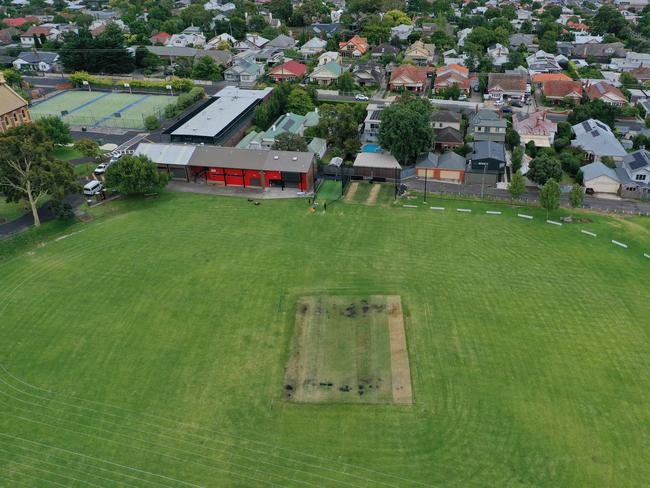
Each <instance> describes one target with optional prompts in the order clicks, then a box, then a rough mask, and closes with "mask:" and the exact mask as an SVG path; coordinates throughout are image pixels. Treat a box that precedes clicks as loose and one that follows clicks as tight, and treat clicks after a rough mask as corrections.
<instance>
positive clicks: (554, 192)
mask: <svg viewBox="0 0 650 488" xmlns="http://www.w3.org/2000/svg"><path fill="white" fill-rule="evenodd" d="M539 204H540V205H541V206H542V208H544V209H546V218H547V219H548V215H549V213H550V212H551V211H552V210H556V209H558V208H559V207H560V184H559V183H558V182H557V181H555V180H554V179H552V178H550V179H549V180H548V181H547V182H546V183H544V186H543V187H542V189H541V190H540V191H539Z"/></svg>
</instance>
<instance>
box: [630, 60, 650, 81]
mask: <svg viewBox="0 0 650 488" xmlns="http://www.w3.org/2000/svg"><path fill="white" fill-rule="evenodd" d="M630 74H631V75H632V76H634V77H635V78H636V79H637V80H639V81H640V82H641V83H645V82H646V81H650V63H648V65H647V66H644V65H640V66H639V67H638V68H634V69H633V70H632V71H630Z"/></svg>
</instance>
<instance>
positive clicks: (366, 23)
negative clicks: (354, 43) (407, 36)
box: [361, 15, 390, 44]
mask: <svg viewBox="0 0 650 488" xmlns="http://www.w3.org/2000/svg"><path fill="white" fill-rule="evenodd" d="M361 35H362V36H363V37H367V38H368V42H369V43H370V44H381V43H382V42H388V41H390V26H389V25H388V24H386V23H385V22H383V21H382V20H381V17H379V16H378V15H369V16H368V17H365V18H364V19H363V21H362V23H361Z"/></svg>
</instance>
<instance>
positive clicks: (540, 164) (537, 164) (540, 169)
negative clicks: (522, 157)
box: [526, 153, 562, 185]
mask: <svg viewBox="0 0 650 488" xmlns="http://www.w3.org/2000/svg"><path fill="white" fill-rule="evenodd" d="M526 176H527V177H528V179H530V180H531V181H534V182H535V183H537V184H538V185H544V184H546V182H547V181H548V180H555V182H556V183H557V182H559V181H560V180H561V179H562V165H561V164H560V161H558V159H557V158H556V157H555V156H552V155H550V154H547V153H543V154H540V155H539V156H537V157H536V158H535V159H533V160H532V161H531V162H530V168H529V170H528V173H527V174H526Z"/></svg>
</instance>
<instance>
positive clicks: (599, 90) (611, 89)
mask: <svg viewBox="0 0 650 488" xmlns="http://www.w3.org/2000/svg"><path fill="white" fill-rule="evenodd" d="M586 91H587V96H588V97H589V100H592V101H593V100H602V101H603V102H605V103H608V104H609V105H614V106H615V107H623V106H624V105H627V98H625V95H624V94H623V92H622V91H621V90H619V89H618V88H616V87H615V86H612V85H610V84H609V83H606V82H604V81H601V82H598V83H593V84H589V83H587V86H586Z"/></svg>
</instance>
